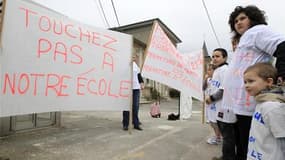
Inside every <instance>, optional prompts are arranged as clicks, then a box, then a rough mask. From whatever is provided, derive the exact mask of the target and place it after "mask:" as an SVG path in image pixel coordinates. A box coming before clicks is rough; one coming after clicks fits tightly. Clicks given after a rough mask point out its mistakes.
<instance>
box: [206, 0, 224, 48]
mask: <svg viewBox="0 0 285 160" xmlns="http://www.w3.org/2000/svg"><path fill="white" fill-rule="evenodd" d="M202 2H203V6H204V8H205V11H206V13H207V17H208V20H209V22H210V25H211V28H212V31H213V32H214V35H215V38H216V41H217V43H218V45H219V47H221V43H220V41H219V38H218V36H217V33H216V31H215V28H214V25H213V23H212V20H211V17H210V15H209V12H208V9H207V6H206V3H205V2H204V0H202Z"/></svg>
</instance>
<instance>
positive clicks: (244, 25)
mask: <svg viewBox="0 0 285 160" xmlns="http://www.w3.org/2000/svg"><path fill="white" fill-rule="evenodd" d="M249 27H250V19H249V18H248V16H247V15H245V13H240V14H239V15H238V16H237V17H236V18H235V30H236V31H237V32H238V33H239V34H240V35H243V34H244V32H245V31H246V30H248V29H249Z"/></svg>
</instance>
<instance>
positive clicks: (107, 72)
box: [0, 0, 132, 116]
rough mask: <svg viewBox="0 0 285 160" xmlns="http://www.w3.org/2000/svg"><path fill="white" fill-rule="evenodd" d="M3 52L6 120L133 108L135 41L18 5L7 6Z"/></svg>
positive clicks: (18, 1)
mask: <svg viewBox="0 0 285 160" xmlns="http://www.w3.org/2000/svg"><path fill="white" fill-rule="evenodd" d="M2 46H3V48H2V55H1V60H2V61H1V110H0V116H11V115H19V114H27V113H38V112H50V111H64V110H118V111H120V110H125V109H128V108H129V104H130V97H131V88H132V87H131V63H130V62H131V51H132V37H131V36H129V35H126V34H122V33H118V32H113V31H109V30H104V29H99V28H95V27H91V26H87V25H83V24H80V23H78V22H76V21H73V20H70V19H68V18H66V17H64V16H62V15H59V14H57V13H55V12H53V11H51V10H48V9H46V8H44V7H41V6H39V5H37V4H35V3H33V2H29V1H24V0H13V1H7V3H6V8H5V13H4V25H3V30H2Z"/></svg>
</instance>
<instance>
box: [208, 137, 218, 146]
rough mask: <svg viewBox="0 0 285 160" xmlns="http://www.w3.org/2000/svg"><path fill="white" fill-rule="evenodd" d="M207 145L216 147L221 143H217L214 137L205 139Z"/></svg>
mask: <svg viewBox="0 0 285 160" xmlns="http://www.w3.org/2000/svg"><path fill="white" fill-rule="evenodd" d="M219 141H220V140H219ZM207 143H208V144H212V145H218V144H219V143H221V142H219V143H218V142H217V138H216V137H211V138H209V139H207Z"/></svg>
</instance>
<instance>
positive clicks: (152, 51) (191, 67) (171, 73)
mask: <svg viewBox="0 0 285 160" xmlns="http://www.w3.org/2000/svg"><path fill="white" fill-rule="evenodd" d="M142 74H143V76H144V77H146V78H149V79H152V80H155V81H158V82H161V83H164V84H166V85H168V86H170V87H172V88H175V89H177V90H179V91H181V92H183V93H184V94H186V95H189V96H193V97H195V98H197V99H199V100H202V99H203V92H202V80H203V52H202V50H201V51H198V52H195V53H189V54H180V53H179V52H178V51H177V49H176V48H175V46H174V45H173V44H172V42H171V41H170V40H169V38H168V37H167V35H166V34H165V33H164V31H163V30H162V28H161V27H160V26H159V24H158V23H157V22H155V23H154V27H153V32H152V35H151V39H150V42H149V44H148V48H147V51H146V58H145V62H144V65H143V68H142Z"/></svg>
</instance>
